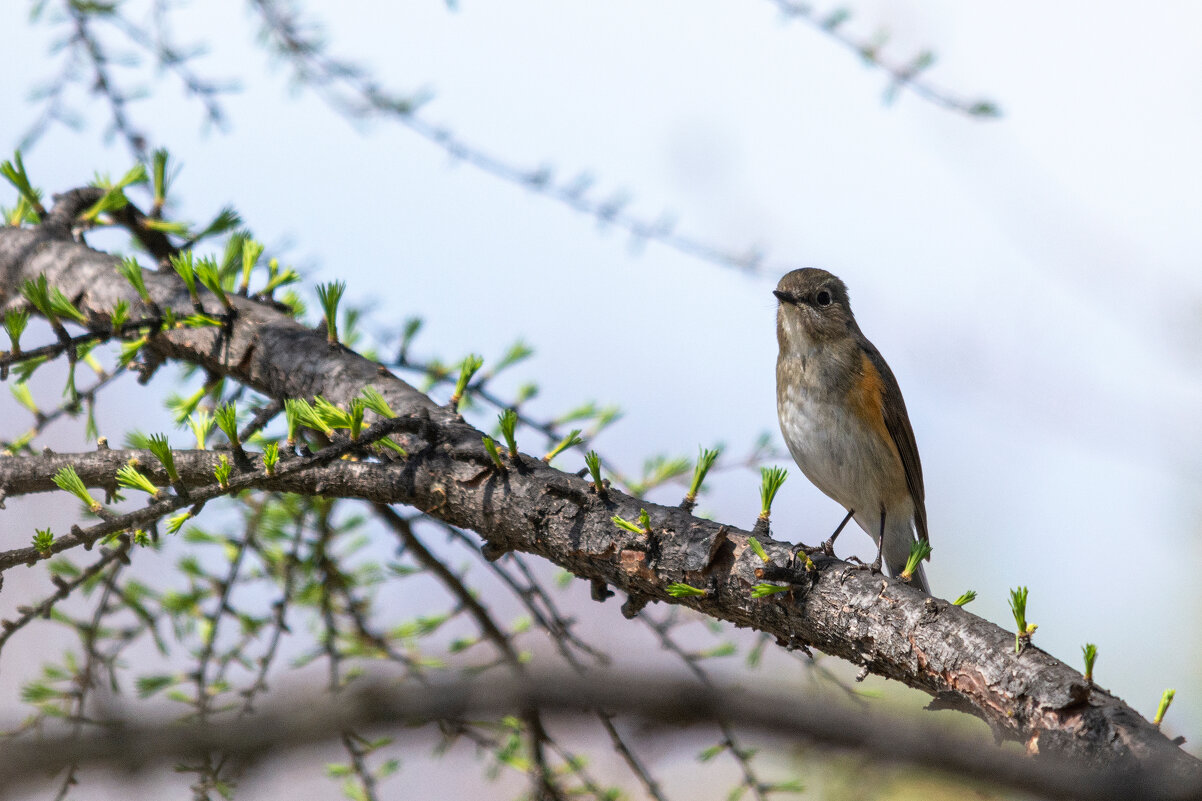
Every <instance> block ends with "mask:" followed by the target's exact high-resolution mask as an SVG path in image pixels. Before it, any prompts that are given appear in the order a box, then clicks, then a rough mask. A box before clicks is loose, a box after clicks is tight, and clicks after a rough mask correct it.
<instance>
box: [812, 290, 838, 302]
mask: <svg viewBox="0 0 1202 801" xmlns="http://www.w3.org/2000/svg"><path fill="white" fill-rule="evenodd" d="M833 301H834V298H832V297H831V293H830V292H827V291H826V290H825V289H820V290H819V291H818V294H817V295H815V296H814V302H815V303H817V304H818V305H819V306H829V305H831V303H832V302H833Z"/></svg>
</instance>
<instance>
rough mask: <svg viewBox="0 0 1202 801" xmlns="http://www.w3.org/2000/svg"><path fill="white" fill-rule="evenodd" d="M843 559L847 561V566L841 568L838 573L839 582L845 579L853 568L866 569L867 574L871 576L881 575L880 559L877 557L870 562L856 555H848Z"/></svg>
mask: <svg viewBox="0 0 1202 801" xmlns="http://www.w3.org/2000/svg"><path fill="white" fill-rule="evenodd" d="M844 561H845V562H848V563H849V564H848V565H847V567H845V568H843V572H842V573H841V574H839V581H840V583H842V582H844V581H846V580H847V577H848V576H850V575H851V572H852V571H853V570H867V571H868V573H869V575H872V576H879V575H881V560H880V558H879V557H878V558H876V559H874V560H873V561H872V564H868V563H866V562H865V561H864V560H863V559H861V558H860V557H858V556H849V557H847V559H845V560H844Z"/></svg>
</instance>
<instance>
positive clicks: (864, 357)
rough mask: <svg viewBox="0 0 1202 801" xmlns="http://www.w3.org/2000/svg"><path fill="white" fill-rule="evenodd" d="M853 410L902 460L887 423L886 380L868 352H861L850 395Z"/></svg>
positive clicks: (849, 399) (899, 459)
mask: <svg viewBox="0 0 1202 801" xmlns="http://www.w3.org/2000/svg"><path fill="white" fill-rule="evenodd" d="M848 401H850V404H851V408H852V410H853V411H854V412H855V413H856V415H857V416H858V417H859V418H860V419H861V420H863V421H864V422H865V423H867V424H868V425H869V427H871V428H872V429H873V430H874V431H875V432H876V433H877V434H878V435H880V437H881V439H883V440H884V441H885V442H888V443H889V448H890V450H892V451H893V453H894V455H896V456H897V458H898V461H899V462H900V461H901V454H899V453H898V452H897V445H896V444H894V442H893V436H892V435H891V434H890V433H889V428H888V427H887V426H886V425H885V381H884V379H882V378H881V374H880V372H879V371H878V370H877V369H876V365H875V364H873V363H872V359H869V358H868V354H867V353H863V352H861V353H860V375H859V377H858V378H857V379H856V383H855V384H854V385H853V386H852V388H851V393H850V394H849V396H848Z"/></svg>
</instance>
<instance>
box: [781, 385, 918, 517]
mask: <svg viewBox="0 0 1202 801" xmlns="http://www.w3.org/2000/svg"><path fill="white" fill-rule="evenodd" d="M777 411H778V413H779V418H780V427H781V433H782V434H783V435H784V438H785V444H786V445H788V447H789V452H790V453H791V454H792V456H793V460H794V461H796V462H797V465H798V466H799V467H800V468H801V471H802V472H803V473H804V474H805V476H806V478H808V479H809V480H810V481H812V482H813V483H814V486H816V487H818V489H820V490H822V491H823V492H824V493H826V494H827V495H828V496H830V497H831V498H832V499H834V500H835V501H837V502H838V503H839V504H841V505H842V506H844V507H845V508H847V509H854V510H855V513H856V514H855V519H856V522H857V523H859V524H860V526H861V527H862V528H864V529H865V530H866V531H868V532H869V533H870V534H872V535H873V536H874V537H876V536H879V534H878V531H879V525H880V513H881V509H882V508H883V507H893V506H894V505H895V504H896V503H897V500H898V499H897V495H898V489H899V487H900V488H905V486H906V484H905V475H904V472H903V471H902V467H901V462H900V460H899V459H898V457H897V454H896V453H895V452H894V450H893V448H892V446H891V443H890V442H888V441H885V440H883V439H882V438H881V436H880V434H879V433H878V432H877V431H876V430H873V429H871V428H869V426H868V425H867V424H865V423H864V422H863V421H861V420H860V419H859V418H858V417H855V416H854V415H853V414H852V413H851V412H850V411H849V409H848V407H843V406H838V405H835V404H831V403H821V402H815V401H814V400H813V399H812V398H811V397H808V393H806V392H805V391H804V390H795V391H792V392H787V393H785V397H783V398H780V402H779V403H778V409H777ZM891 512H892V510H891Z"/></svg>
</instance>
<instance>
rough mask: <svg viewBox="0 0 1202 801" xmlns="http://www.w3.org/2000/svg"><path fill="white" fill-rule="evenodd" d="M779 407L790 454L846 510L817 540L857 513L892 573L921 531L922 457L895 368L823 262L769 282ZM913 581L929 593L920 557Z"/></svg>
mask: <svg viewBox="0 0 1202 801" xmlns="http://www.w3.org/2000/svg"><path fill="white" fill-rule="evenodd" d="M773 294H774V295H776V297H777V299H778V300H779V301H780V304H779V306H778V308H777V313H776V338H777V341H778V342H779V344H780V353H779V355H778V356H777V359H776V411H777V415H778V416H779V417H780V430H781V433H782V434H783V435H784V437H785V443H786V444H787V445H788V446H789V453H791V454H792V455H793V460H794V461H796V462H797V466H798V467H800V468H801V472H803V473H805V475H806V478H808V479H809V480H810V481H812V482H813V483H814V485H815V486H816V487H818V489H820V490H822V491H823V492H824V493H826V494H827V495H829V496H830V497H831V498H833V499H834V500H835V501H837V502H838V503H839V504H841V505H842V506H843V507H844V508H845V509H847V516H846V517H844V518H843V522H842V523H840V524H839V527H838V528H837V529H835V533H834V534H832V535H831V536H830V539H828V540H827V541H826V542H824V543H823V544H822V547H821V549H822V550H823V551H824V552H826V553H828V554H832V555H833V553H834V543H835V538H836V537H838V536H839V532H841V531H842V530H843V528H844V526H846V525H847V521H848V520H850V519H852V518H853V517H854V518H855V521H856V523H858V524H859V526H860V528H862V529H864V531H866V532H867V533H868V535H869V536H871V537H872V538H873V539H874V540H875V541H876V543H877V556H876V560H875V561H874V562H873V564H872V566H871V568H872V569H873V570H874V571H877V572H879V571H880V569H881V561H882V558H883V560H884V564H885V566H886V567H887V568H888V570H889V574H890V575H891V576H899V575H901V573H902V571H903V570H904V569H905V566H906V560H907V559H908V558H909V556H910V547H911V545H912V544H913V543H914V541H915V540H914V537H915V534H917V536H918V537H919V538H921V539H923V540H926V539H927V513H926V505H925V503H924V501H923V497H924V496H923V487H922V465H921V464H920V463H919V460H918V446H917V444H916V443H915V442H914V432H913V430H912V429H911V428H910V419H909V417H908V416H907V415H906V404H905V401H903V400H902V394H901V389H900V388H899V387H898V386H897V379H896V378H894V377H893V371H891V370H890V369H889V365H887V364H886V363H885V359H884V358H883V357H882V356H881V354H880V351H878V350H877V349H876V347H874V346H873V344H872V343H871V342H869V341H868V338H867V337H865V336H864V334H863V333H862V332H861V331H860V326H859V325H857V324H856V318H855V315H853V314H852V312H851V305H850V304H849V302H848V298H847V286H846V285H844V283H843V282H842V281H840V280H839V279H838V278H837V277H835V276H834V275H831V274H830V273H828V272H827V271H825V270H817V269H812V268H807V269H802V270H793V271H792V272H790V273H787V274H786V275H785V276H784V277H783V278H781V280H780V283H779V284H778V285H777V287H776V289H775V290H774V292H773ZM911 581H912V583H913V586H915V587H918V588H919V589H921V590H922V591H923V592H926V593H930V591H931V590H930V586H929V585H928V584H927V580H926V575H925V573H924V572H923V570H922V567H921V565H920V566H919V568H918V570H917V571H916V572H915V573H914V576H913V578H912V580H911Z"/></svg>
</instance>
